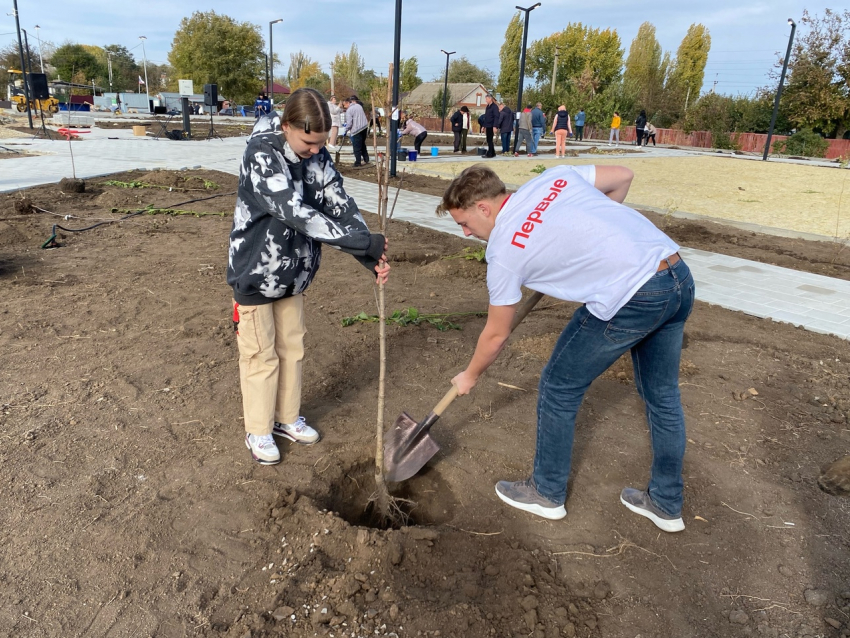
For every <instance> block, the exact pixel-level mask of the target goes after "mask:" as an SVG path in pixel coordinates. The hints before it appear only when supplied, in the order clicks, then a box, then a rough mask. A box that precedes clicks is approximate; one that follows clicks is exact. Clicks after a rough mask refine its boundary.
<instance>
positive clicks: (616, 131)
mask: <svg viewBox="0 0 850 638" xmlns="http://www.w3.org/2000/svg"><path fill="white" fill-rule="evenodd" d="M614 137H616V138H617V146H619V145H620V113H619V112H618V111H614V117H613V118H611V135H610V136H609V137H608V146H611V142H613V141H614Z"/></svg>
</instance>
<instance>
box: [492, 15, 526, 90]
mask: <svg viewBox="0 0 850 638" xmlns="http://www.w3.org/2000/svg"><path fill="white" fill-rule="evenodd" d="M519 15H520V14H519V12H517V13H515V14H514V17H513V18H511V21H510V22H509V23H508V28H507V29H506V30H505V42H504V44H502V48H501V49H499V83H498V86H497V91H498V92H499V93H501V94H502V98H503V99H504V100H505V101H506V103H508V104H513V103H512V102H510V100H511V99H513V97H512V96H515V95H517V94H518V93H519V56H520V50H521V49H522V21H521V20H520V17H519Z"/></svg>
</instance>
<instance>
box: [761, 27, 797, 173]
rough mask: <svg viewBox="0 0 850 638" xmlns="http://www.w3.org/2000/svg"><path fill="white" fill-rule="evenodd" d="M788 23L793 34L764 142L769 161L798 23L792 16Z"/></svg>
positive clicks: (765, 159)
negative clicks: (780, 100)
mask: <svg viewBox="0 0 850 638" xmlns="http://www.w3.org/2000/svg"><path fill="white" fill-rule="evenodd" d="M788 24H790V25H791V35H790V36H789V37H788V51H786V52H785V63H784V64H783V65H782V75H781V76H780V77H779V87H778V88H777V89H776V99H775V100H774V101H773V115H772V116H771V117H770V130H768V132H767V141H766V142H765V144H764V155H762V158H761V159H762V161H763V162H766V161H767V156H768V154H769V153H770V138H772V137H773V127H774V126H776V115H777V114H778V113H779V98H780V97H781V96H782V86H783V85H784V84H785V72H786V71H787V70H788V60H789V59H790V58H791V45H792V44H794V32H795V31H796V30H797V23H796V22H794V21H793V20H792V19H791V18H788Z"/></svg>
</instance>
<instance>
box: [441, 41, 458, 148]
mask: <svg viewBox="0 0 850 638" xmlns="http://www.w3.org/2000/svg"><path fill="white" fill-rule="evenodd" d="M440 51H442V52H443V53H445V54H446V75H445V77H444V78H443V121H442V122H441V123H440V133H444V132H445V130H446V109H447V108H448V104H447V102H448V95H447V92H448V90H449V56H450V55H454V54H455V53H457V51H446V50H445V49H440Z"/></svg>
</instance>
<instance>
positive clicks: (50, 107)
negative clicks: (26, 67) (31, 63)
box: [6, 69, 59, 113]
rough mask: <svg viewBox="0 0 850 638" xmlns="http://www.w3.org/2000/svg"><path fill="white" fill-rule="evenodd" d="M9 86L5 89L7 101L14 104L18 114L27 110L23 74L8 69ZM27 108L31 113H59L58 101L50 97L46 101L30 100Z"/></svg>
mask: <svg viewBox="0 0 850 638" xmlns="http://www.w3.org/2000/svg"><path fill="white" fill-rule="evenodd" d="M8 73H9V86H8V87H7V89H6V97H7V99H8V100H9V101H10V102H12V103H14V104H15V105H16V107H17V109H18V112H19V113H24V112H26V110H27V98H26V96H25V94H24V74H23V73H21V72H20V71H18V70H17V69H9V70H8ZM29 108H30V109H31V110H33V111H41V112H42V113H43V112H44V111H47V112H48V113H58V112H59V100H57V99H56V98H55V97H53V96H52V95H51V96H50V97H49V98H47V99H46V100H33V99H30V103H29Z"/></svg>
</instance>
